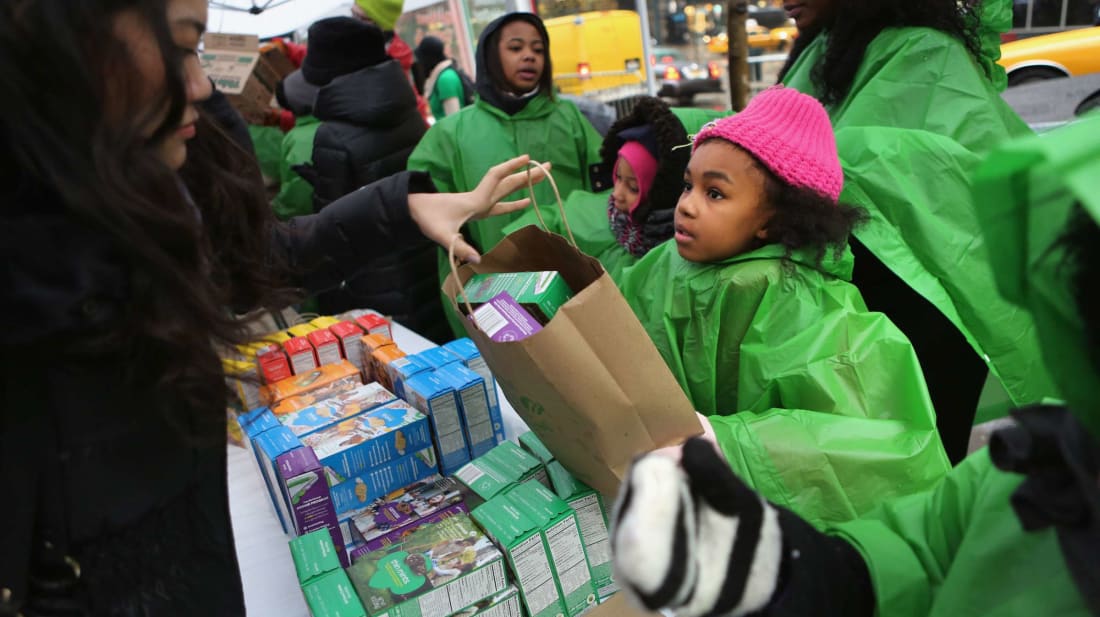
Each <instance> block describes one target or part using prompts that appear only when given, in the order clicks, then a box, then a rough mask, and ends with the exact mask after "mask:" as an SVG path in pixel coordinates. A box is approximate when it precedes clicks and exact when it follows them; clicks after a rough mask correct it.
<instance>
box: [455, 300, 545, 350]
mask: <svg viewBox="0 0 1100 617" xmlns="http://www.w3.org/2000/svg"><path fill="white" fill-rule="evenodd" d="M470 318H471V319H473V320H474V322H475V323H476V324H477V327H478V328H479V329H480V330H481V331H482V332H484V333H485V334H486V335H487V336H488V337H489V339H490V340H493V341H496V342H498V343H507V342H510V341H522V340H523V339H525V338H527V337H529V336H531V335H532V334H534V333H536V332H538V331H539V330H542V326H541V325H539V322H537V321H535V318H534V317H532V316H531V314H530V313H528V312H527V311H526V310H524V308H523V307H522V306H520V305H519V303H518V302H516V300H515V299H514V298H513V297H512V296H510V295H508V292H506V291H502V292H500V293H499V294H497V295H496V296H494V297H493V298H492V299H490V300H489V301H488V302H486V303H485V304H482V305H481V306H479V307H477V308H476V309H474V312H473V313H472V314H471V315H470Z"/></svg>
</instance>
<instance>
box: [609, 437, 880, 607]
mask: <svg viewBox="0 0 1100 617" xmlns="http://www.w3.org/2000/svg"><path fill="white" fill-rule="evenodd" d="M613 516H614V527H613V529H612V536H611V541H612V551H613V555H614V565H615V578H616V581H617V582H618V583H619V586H620V587H621V588H622V589H624V590H625V591H626V593H628V594H630V595H631V596H633V597H634V598H635V599H636V600H637V602H638V603H639V604H640V605H642V606H644V607H645V608H647V609H649V610H651V611H656V610H658V609H669V610H671V611H672V612H673V613H675V614H676V615H677V617H703V616H707V617H710V616H715V617H718V616H721V617H726V616H729V617H740V616H742V615H754V614H764V613H766V614H768V615H799V616H805V615H851V616H861V615H865V616H868V617H869V616H870V615H871V614H872V613H873V610H874V595H873V591H872V590H871V583H870V577H869V575H868V573H867V568H866V565H865V564H864V562H863V559H862V558H861V557H860V556H859V554H858V553H857V552H856V551H855V549H854V548H852V546H851V545H849V544H848V543H847V542H845V541H844V540H841V539H838V538H833V537H829V536H826V535H824V534H822V533H820V532H818V531H817V530H815V529H814V528H813V527H812V526H810V524H809V523H807V522H805V521H804V520H802V519H801V518H799V517H798V516H797V515H795V514H792V513H791V512H789V511H787V510H785V509H783V508H779V507H776V506H774V505H772V504H770V503H768V502H767V501H766V500H765V499H764V498H763V497H762V496H760V495H759V494H758V493H756V492H755V491H753V490H752V489H750V488H749V487H748V486H747V485H746V484H745V483H744V482H742V481H741V480H740V479H739V478H738V477H737V476H736V475H735V474H734V473H733V471H732V470H730V468H729V465H728V464H727V463H726V461H725V459H724V458H723V457H722V456H721V455H720V454H719V453H718V452H717V451H716V450H715V447H714V445H713V444H711V443H710V442H709V441H706V440H704V439H699V438H693V439H691V440H689V441H688V442H687V443H685V444H684V446H683V457H682V460H681V461H680V463H679V464H677V462H676V460H675V459H674V458H671V457H669V456H667V455H662V454H649V455H646V456H643V457H641V458H639V459H638V460H636V461H635V462H634V465H633V466H632V467H631V469H630V472H629V474H628V475H627V478H626V480H625V482H624V486H623V488H622V490H620V491H619V500H618V502H617V503H616V504H615V511H614V515H613ZM825 572H829V573H830V575H829V576H828V577H826V576H824V573H825Z"/></svg>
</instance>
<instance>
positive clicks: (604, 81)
mask: <svg viewBox="0 0 1100 617" xmlns="http://www.w3.org/2000/svg"><path fill="white" fill-rule="evenodd" d="M545 23H546V30H547V32H548V33H549V34H550V59H551V61H552V62H553V63H554V85H556V86H557V87H558V89H559V90H560V91H561V92H562V93H563V94H574V95H584V96H589V97H591V98H597V99H612V98H618V97H622V96H627V95H630V94H644V93H645V85H646V75H645V71H646V63H645V62H643V61H642V60H643V58H644V57H645V52H644V51H643V48H642V26H641V20H640V19H639V18H638V14H637V13H635V12H634V11H592V12H588V13H578V14H576V15H567V16H563V17H554V18H551V19H547V20H546V22H545Z"/></svg>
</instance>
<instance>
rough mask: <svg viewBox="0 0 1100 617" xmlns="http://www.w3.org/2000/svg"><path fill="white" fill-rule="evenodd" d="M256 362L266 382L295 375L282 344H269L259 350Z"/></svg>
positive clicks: (269, 382) (270, 382)
mask: <svg viewBox="0 0 1100 617" xmlns="http://www.w3.org/2000/svg"><path fill="white" fill-rule="evenodd" d="M256 364H257V365H258V366H259V367H260V374H261V375H263V378H264V383H265V384H272V383H275V382H277V381H282V380H284V379H288V378H290V377H292V376H293V375H294V372H293V371H292V370H291V368H290V360H289V359H288V358H287V357H286V353H285V352H284V351H283V348H282V346H281V345H278V344H268V345H266V346H264V347H262V348H261V349H260V350H259V351H257V352H256ZM261 398H262V394H261Z"/></svg>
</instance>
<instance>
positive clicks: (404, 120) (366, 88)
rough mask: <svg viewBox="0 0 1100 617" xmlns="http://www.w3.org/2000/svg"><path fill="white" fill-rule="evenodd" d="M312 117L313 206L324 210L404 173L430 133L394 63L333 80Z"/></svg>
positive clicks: (409, 88)
mask: <svg viewBox="0 0 1100 617" xmlns="http://www.w3.org/2000/svg"><path fill="white" fill-rule="evenodd" d="M313 115H314V116H316V117H317V119H318V120H320V121H321V126H320V127H319V128H318V129H317V134H316V136H315V137H314V138H313V170H312V173H313V179H312V183H313V206H314V209H315V210H318V211H319V210H320V209H321V208H323V207H325V206H326V205H328V204H329V203H331V202H332V201H333V200H336V199H339V198H341V197H343V196H344V195H347V194H348V193H350V192H352V191H354V190H355V189H357V188H359V187H361V186H364V185H367V184H370V183H371V182H374V181H375V180H379V179H381V178H385V177H386V176H388V175H390V174H394V173H397V172H399V171H403V170H404V169H405V163H406V162H407V161H408V159H409V154H411V153H412V151H413V148H415V147H416V144H418V143H420V138H421V137H423V136H424V133H425V132H426V131H427V129H428V127H427V126H426V125H425V124H424V119H423V118H422V117H421V116H420V114H419V112H417V110H416V94H415V93H414V92H413V90H412V86H411V85H410V84H409V80H408V78H407V77H405V73H404V71H402V70H401V65H399V64H398V63H397V61H396V60H387V61H386V62H383V63H382V64H377V65H375V66H370V67H367V68H365V69H361V70H359V71H356V72H354V73H350V74H348V75H343V76H341V77H337V78H336V79H334V80H332V81H331V82H330V83H329V84H328V85H326V86H324V87H322V88H321V89H320V90H319V91H318V93H317V101H316V103H315V104H314V107H313Z"/></svg>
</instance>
